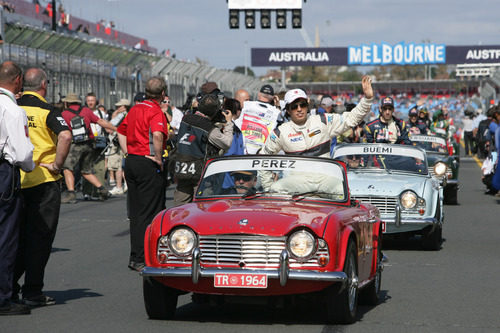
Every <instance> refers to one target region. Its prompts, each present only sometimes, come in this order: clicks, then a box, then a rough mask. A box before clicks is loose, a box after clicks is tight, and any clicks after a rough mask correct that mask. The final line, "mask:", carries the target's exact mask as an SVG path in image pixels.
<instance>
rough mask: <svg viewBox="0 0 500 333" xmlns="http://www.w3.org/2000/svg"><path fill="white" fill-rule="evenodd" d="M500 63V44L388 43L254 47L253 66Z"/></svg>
mask: <svg viewBox="0 0 500 333" xmlns="http://www.w3.org/2000/svg"><path fill="white" fill-rule="evenodd" d="M477 63H500V45H494V46H491V45H490V46H484V45H480V46H446V45H444V44H432V43H422V44H417V43H404V42H401V43H398V44H395V45H391V44H387V43H379V44H369V45H361V46H348V47H335V48H278V49H273V48H252V66H332V65H333V66H378V65H427V64H447V65H457V64H477Z"/></svg>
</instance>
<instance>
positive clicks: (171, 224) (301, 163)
mask: <svg viewBox="0 0 500 333" xmlns="http://www.w3.org/2000/svg"><path fill="white" fill-rule="evenodd" d="M381 236H382V231H381V222H380V219H379V212H378V210H377V208H376V207H375V206H372V205H370V204H362V203H359V202H357V201H354V200H351V198H350V195H349V190H348V184H347V178H346V166H345V164H344V163H343V162H339V161H334V160H331V159H322V158H313V157H294V156H269V155H258V156H241V157H240V156H238V157H235V156H232V157H221V158H217V159H213V160H210V161H208V163H207V165H206V166H205V170H204V172H203V175H202V177H201V181H200V183H199V186H198V189H197V191H196V194H195V199H194V202H192V203H190V204H186V205H183V206H180V207H175V208H169V209H166V210H164V211H162V212H160V213H159V214H158V215H157V216H156V217H155V218H154V220H153V221H152V223H151V225H150V226H149V227H148V229H147V231H146V234H145V243H144V246H145V256H146V257H145V259H146V267H145V268H144V269H143V270H142V272H141V274H142V276H143V291H144V303H145V307H146V312H147V314H148V316H149V318H152V319H170V318H173V316H174V315H175V311H176V306H177V298H178V296H179V295H181V294H185V293H189V292H191V293H193V297H192V298H193V301H200V302H201V301H212V300H213V299H214V300H215V301H216V302H213V303H216V304H219V302H220V301H223V300H229V299H230V298H232V300H231V301H234V300H236V299H237V300H242V299H243V300H244V301H246V300H251V299H253V301H255V298H258V299H259V301H266V302H267V301H269V302H271V300H272V302H275V301H276V300H277V299H279V298H283V299H287V300H289V298H290V297H294V296H296V295H300V296H301V297H300V298H297V299H299V300H302V299H303V298H304V297H302V296H304V295H305V296H307V297H309V296H310V297H316V298H317V299H318V300H320V302H318V304H321V305H318V306H320V307H321V309H324V311H325V312H324V315H325V318H326V321H327V322H334V323H352V322H354V321H355V320H356V311H357V305H358V297H359V298H360V299H364V300H366V303H369V304H376V303H377V302H378V299H379V291H380V283H381V277H382V275H381V274H382V263H381V259H382V253H381ZM242 296H244V297H242ZM272 304H274V303H272ZM314 304H317V303H314Z"/></svg>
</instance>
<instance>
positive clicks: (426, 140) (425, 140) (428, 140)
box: [410, 135, 448, 154]
mask: <svg viewBox="0 0 500 333" xmlns="http://www.w3.org/2000/svg"><path fill="white" fill-rule="evenodd" d="M410 140H411V142H412V143H413V145H414V146H417V147H420V148H422V149H424V150H426V151H431V152H436V153H443V154H447V153H448V149H447V147H446V140H445V139H444V138H442V137H438V136H428V135H412V136H411V137H410Z"/></svg>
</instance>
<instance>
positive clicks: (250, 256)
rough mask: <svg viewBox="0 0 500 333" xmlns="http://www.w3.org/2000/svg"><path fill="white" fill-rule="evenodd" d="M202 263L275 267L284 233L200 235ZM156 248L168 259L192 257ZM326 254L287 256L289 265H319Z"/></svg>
mask: <svg viewBox="0 0 500 333" xmlns="http://www.w3.org/2000/svg"><path fill="white" fill-rule="evenodd" d="M199 241H200V243H199V247H200V251H201V263H202V264H214V265H234V266H237V267H242V266H243V267H245V268H252V267H259V268H277V267H278V266H279V257H280V253H281V251H283V250H284V249H285V247H286V237H266V236H249V235H218V236H201V237H200V238H199ZM159 251H165V252H166V253H167V255H168V259H167V262H168V263H176V264H182V263H190V262H191V257H184V258H181V257H178V256H176V255H175V254H174V253H172V252H171V251H170V249H169V248H168V247H163V246H161V247H160V248H159ZM320 256H327V257H328V248H322V249H318V251H317V253H316V254H315V255H314V256H313V257H311V258H310V259H309V260H308V261H307V262H299V261H297V260H295V259H293V258H290V261H289V266H290V268H301V267H308V268H315V267H316V268H319V267H320V266H319V264H318V258H319V257H320Z"/></svg>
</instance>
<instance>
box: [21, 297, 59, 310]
mask: <svg viewBox="0 0 500 333" xmlns="http://www.w3.org/2000/svg"><path fill="white" fill-rule="evenodd" d="M23 303H24V304H26V305H29V306H33V307H34V306H47V305H54V304H56V300H55V299H53V298H52V297H49V296H46V295H43V294H42V295H39V296H35V297H29V298H23Z"/></svg>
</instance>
